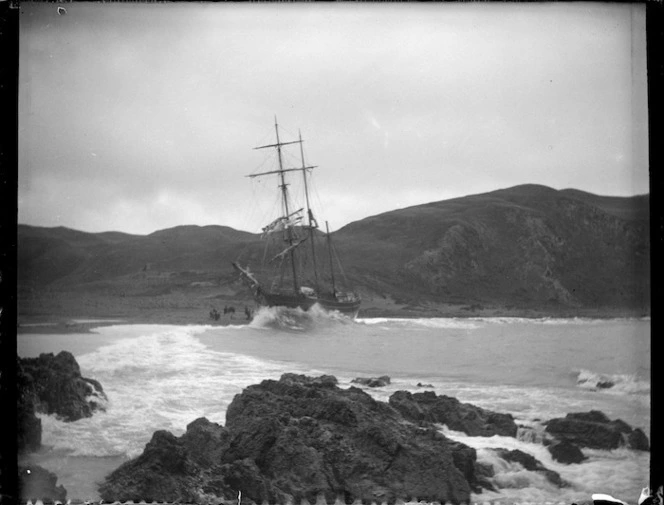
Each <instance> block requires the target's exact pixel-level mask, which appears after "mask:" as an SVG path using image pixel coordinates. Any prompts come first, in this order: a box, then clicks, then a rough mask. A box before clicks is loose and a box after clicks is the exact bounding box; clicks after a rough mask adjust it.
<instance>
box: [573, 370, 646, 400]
mask: <svg viewBox="0 0 664 505" xmlns="http://www.w3.org/2000/svg"><path fill="white" fill-rule="evenodd" d="M576 384H577V386H579V387H581V388H584V389H590V390H596V391H603V392H607V393H613V394H650V381H647V380H643V379H640V378H639V377H637V376H636V375H634V374H601V373H596V372H592V371H590V370H580V371H579V372H578V375H577V379H576Z"/></svg>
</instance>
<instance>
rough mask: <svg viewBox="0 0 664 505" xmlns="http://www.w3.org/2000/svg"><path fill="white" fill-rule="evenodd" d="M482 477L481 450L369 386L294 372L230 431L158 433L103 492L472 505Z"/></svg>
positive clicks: (249, 396) (271, 385) (241, 404)
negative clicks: (421, 421) (417, 419)
mask: <svg viewBox="0 0 664 505" xmlns="http://www.w3.org/2000/svg"><path fill="white" fill-rule="evenodd" d="M476 469H477V466H476V452H475V450H474V449H472V448H470V447H468V446H465V445H463V444H461V443H459V442H454V441H451V440H449V439H448V438H446V437H445V436H444V435H442V434H441V433H440V432H439V431H437V430H436V429H435V428H434V427H433V426H427V427H424V428H422V427H417V426H415V425H413V424H411V423H406V422H404V418H403V416H402V415H401V414H400V413H399V412H398V411H396V410H395V409H393V408H392V407H390V406H389V405H388V404H387V403H384V402H379V401H376V400H374V399H373V398H372V397H371V396H369V395H368V394H367V393H365V392H364V391H363V390H361V389H359V388H356V387H351V388H349V389H340V388H338V387H337V386H336V379H334V378H333V377H331V376H327V377H319V378H311V377H306V376H303V375H295V374H285V375H283V376H282V377H281V379H280V380H278V381H274V380H266V381H263V382H261V383H260V384H257V385H253V386H249V387H247V388H246V389H245V390H244V391H243V392H242V393H241V394H238V395H236V397H235V398H234V399H233V402H232V403H231V405H230V406H229V407H228V410H227V413H226V426H225V427H221V426H219V425H217V424H215V423H210V422H209V421H207V420H205V419H198V420H196V421H194V422H193V423H191V424H190V425H189V426H188V427H187V432H186V433H185V434H184V435H183V436H182V437H179V438H176V437H174V436H173V435H171V434H170V433H167V432H157V433H155V434H154V436H153V439H152V440H151V441H150V443H149V444H148V445H147V446H146V448H145V451H144V452H143V454H142V455H141V456H139V457H138V458H136V459H134V460H132V461H129V462H127V463H125V464H123V465H122V466H120V467H119V468H118V469H117V470H115V471H114V472H112V473H111V474H110V475H109V476H107V478H106V480H105V482H104V483H103V484H102V485H101V487H100V488H99V491H100V495H101V497H102V498H103V499H104V500H105V501H109V500H110V501H112V500H120V501H126V500H128V499H132V498H134V497H137V496H140V497H141V499H146V501H148V499H151V500H157V501H160V500H169V501H178V500H179V501H183V502H184V501H193V502H205V501H209V500H210V497H212V496H214V497H217V498H218V499H221V498H223V499H235V498H237V493H238V491H242V496H243V499H244V498H246V499H249V500H253V501H255V502H257V503H263V502H266V501H269V502H271V503H272V502H279V503H286V502H288V501H292V502H293V503H299V502H300V501H301V500H303V499H306V500H308V501H309V502H310V503H314V502H316V501H317V499H318V498H319V497H323V498H324V499H325V500H326V501H327V502H328V503H332V502H334V501H335V500H336V499H337V498H341V499H343V500H345V501H346V502H347V503H350V502H352V501H353V500H356V499H357V500H363V501H367V502H372V501H375V502H377V503H380V502H388V503H394V502H395V501H396V500H397V499H407V498H410V497H416V498H418V499H420V500H425V501H428V502H433V501H439V502H441V503H444V502H451V503H461V502H466V503H467V502H468V501H469V499H470V493H471V491H475V492H479V491H480V490H481V488H480V484H479V483H480V482H481V479H478V478H477V475H476ZM485 480H486V479H485Z"/></svg>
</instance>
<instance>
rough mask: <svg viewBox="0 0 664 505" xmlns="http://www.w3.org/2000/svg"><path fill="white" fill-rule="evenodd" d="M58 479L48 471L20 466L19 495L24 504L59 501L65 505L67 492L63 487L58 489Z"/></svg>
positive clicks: (38, 467) (60, 486) (37, 467)
mask: <svg viewBox="0 0 664 505" xmlns="http://www.w3.org/2000/svg"><path fill="white" fill-rule="evenodd" d="M57 481H58V478H57V476H56V475H55V474H54V473H52V472H49V471H48V470H46V469H44V468H42V467H40V466H36V465H30V466H19V468H18V481H17V483H18V494H19V499H20V500H21V501H22V502H25V501H27V500H32V501H33V502H34V501H35V500H36V499H40V500H42V501H43V502H44V503H48V502H51V503H52V502H54V501H55V500H59V501H61V502H62V503H64V502H65V501H66V499H67V490H66V489H65V488H64V487H63V486H62V484H61V485H59V486H57V487H56V484H57Z"/></svg>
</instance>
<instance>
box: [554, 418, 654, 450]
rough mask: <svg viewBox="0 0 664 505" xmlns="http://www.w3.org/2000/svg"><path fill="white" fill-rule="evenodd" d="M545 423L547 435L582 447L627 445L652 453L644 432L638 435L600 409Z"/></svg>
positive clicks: (603, 447)
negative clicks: (612, 419)
mask: <svg viewBox="0 0 664 505" xmlns="http://www.w3.org/2000/svg"><path fill="white" fill-rule="evenodd" d="M545 424H546V428H545V429H546V431H547V433H550V434H551V435H553V436H555V437H556V438H557V439H558V440H562V441H567V442H570V443H572V444H574V445H576V446H578V447H589V448H592V449H604V450H611V449H617V448H618V447H623V446H627V447H629V448H631V449H636V450H648V438H647V437H646V435H645V433H643V431H641V430H638V429H637V430H638V432H637V430H634V429H632V427H631V426H629V425H628V424H627V423H626V422H624V421H622V420H620V419H616V420H614V421H611V420H610V419H609V418H608V417H607V416H606V414H604V413H603V412H600V411H598V410H591V411H590V412H576V413H570V414H567V415H566V416H565V417H564V418H563V417H559V418H555V419H551V420H550V421H547V422H546V423H545ZM635 432H636V433H635Z"/></svg>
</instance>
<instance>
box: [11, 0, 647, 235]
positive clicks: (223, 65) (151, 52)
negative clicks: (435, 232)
mask: <svg viewBox="0 0 664 505" xmlns="http://www.w3.org/2000/svg"><path fill="white" fill-rule="evenodd" d="M53 7H54V6H53V5H50V4H39V3H34V4H32V3H28V4H22V6H21V9H22V15H21V27H20V28H21V40H20V44H21V52H20V69H19V83H20V95H19V198H20V200H19V201H20V208H19V220H20V221H21V222H26V223H32V224H42V225H52V224H54V223H55V222H57V223H59V224H63V225H67V226H71V227H74V228H80V229H84V230H87V231H103V230H105V229H108V228H107V227H109V228H113V229H119V230H125V231H131V232H150V231H153V230H155V229H157V228H158V227H168V226H173V225H175V224H185V222H188V223H191V224H210V223H211V222H217V223H218V224H225V225H229V226H233V227H238V228H242V229H252V230H257V229H260V226H261V225H262V224H264V223H261V222H260V219H263V218H265V217H266V216H265V215H264V214H265V212H267V211H262V212H259V211H257V210H256V211H253V210H252V209H253V206H249V205H248V200H249V199H250V198H251V197H252V196H253V190H254V189H255V188H254V187H253V186H252V184H250V183H249V180H248V179H246V178H245V177H244V176H245V175H247V174H249V173H251V172H253V171H256V169H257V168H258V167H260V166H263V165H264V163H265V155H266V154H267V153H265V152H262V151H253V150H252V148H253V147H254V146H257V145H261V144H265V143H270V142H273V141H274V124H273V121H274V116H275V115H276V116H277V117H278V118H279V122H280V125H281V126H282V128H283V129H282V135H283V137H282V140H288V139H294V138H297V136H298V129H300V128H301V129H302V135H303V137H304V139H305V144H304V151H305V156H306V160H307V163H312V164H314V165H318V166H319V168H318V169H316V171H315V175H316V177H317V179H316V180H317V183H318V187H319V188H320V191H321V194H327V195H333V197H334V199H335V201H336V202H337V203H336V204H333V203H332V202H331V201H329V198H330V197H325V198H328V200H327V201H328V202H329V205H328V206H329V207H331V209H330V210H331V211H332V212H333V213H334V214H335V215H336V216H346V217H345V218H344V219H360V218H361V217H363V216H364V215H371V214H376V213H378V212H379V211H384V210H389V209H390V208H395V207H397V206H400V205H413V204H416V203H418V202H416V201H414V199H416V198H417V195H419V196H420V197H421V198H446V197H452V196H462V195H465V194H471V193H476V192H480V191H488V190H490V189H493V188H498V187H505V186H507V185H511V184H519V183H527V182H532V183H540V184H547V185H550V186H553V187H559V188H562V187H578V188H580V189H584V190H587V191H592V192H595V193H600V194H634V193H642V192H645V191H647V188H648V168H647V167H648V163H647V100H646V89H647V88H646V82H645V21H644V19H645V17H644V9H643V8H642V7H643V6H638V5H604V4H598V5H590V4H578V5H577V4H564V5H559V4H501V5H495V4H445V5H443V4H432V5H428V4H426V5H425V4H417V5H406V4H404V5H401V4H390V5H378V4H374V5H362V4H352V5H351V4H341V5H336V4H334V5H320V6H313V5H308V4H293V5H290V4H288V5H286V4H279V5H269V4H250V5H244V4H243V5H240V4H232V5H228V4H205V3H201V4H184V3H182V4H177V3H176V4H107V3H98V4H85V3H81V4H76V3H74V4H71V5H68V7H67V16H58V15H57V12H56V10H55V9H54V8H53ZM284 154H285V156H286V161H287V162H288V163H294V164H296V165H297V164H299V163H300V160H299V150H298V149H297V148H296V149H295V150H294V151H292V150H288V152H285V153H284ZM271 190H274V188H271ZM163 195H169V196H168V198H167V199H166V200H163ZM436 195H441V196H440V197H437V196H436ZM160 197H161V198H162V201H163V202H165V203H161V204H160V203H159V201H160V200H159V199H160ZM264 198H265V199H267V197H264ZM426 201H427V200H422V201H421V202H419V203H426ZM269 202H270V204H269V205H271V204H272V200H269ZM168 206H170V208H168V209H167V208H166V207H168ZM247 207H249V211H246V210H245V211H244V214H243V211H242V209H243V208H245V209H246V208H247ZM268 210H271V207H270V209H268ZM247 214H250V216H249V217H247ZM57 216H59V217H57ZM251 216H253V217H251ZM56 217H57V219H56ZM183 219H189V220H191V221H183ZM336 221H337V220H336V219H335V221H334V222H336ZM342 224H345V222H341V223H339V226H340V225H342Z"/></svg>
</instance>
